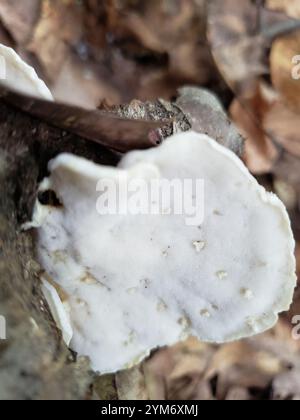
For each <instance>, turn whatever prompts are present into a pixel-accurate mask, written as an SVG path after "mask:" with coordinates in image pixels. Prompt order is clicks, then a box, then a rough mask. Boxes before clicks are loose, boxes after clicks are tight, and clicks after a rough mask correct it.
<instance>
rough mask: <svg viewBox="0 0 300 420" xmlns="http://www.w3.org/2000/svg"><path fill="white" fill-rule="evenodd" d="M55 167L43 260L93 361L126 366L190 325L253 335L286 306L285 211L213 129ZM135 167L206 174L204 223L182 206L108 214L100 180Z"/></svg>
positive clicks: (44, 217)
mask: <svg viewBox="0 0 300 420" xmlns="http://www.w3.org/2000/svg"><path fill="white" fill-rule="evenodd" d="M49 169H50V172H51V176H50V178H49V179H48V180H47V182H46V183H45V184H44V187H47V188H51V189H52V190H54V191H55V193H56V195H57V197H58V198H59V200H60V202H61V204H62V206H61V207H57V208H50V207H49V208H48V207H46V208H45V207H43V208H42V209H41V208H40V205H39V206H38V208H39V211H38V212H37V213H36V219H39V220H35V223H36V224H40V225H41V226H40V228H39V229H38V255H39V260H40V262H41V264H42V265H43V267H44V268H45V270H46V272H47V274H48V276H50V277H51V278H52V281H53V282H55V283H56V284H57V285H58V286H59V291H60V295H61V297H62V301H63V302H64V306H65V308H66V314H67V315H68V316H69V319H70V324H71V325H72V329H73V337H72V340H71V348H72V349H73V350H75V351H76V352H78V353H79V354H80V355H86V356H89V357H90V359H91V363H92V367H93V368H94V370H96V371H99V372H101V373H107V372H115V371H118V370H120V369H124V368H128V367H130V366H132V365H134V364H135V363H138V362H139V361H141V360H142V359H143V358H144V357H145V356H146V355H148V354H149V352H150V351H151V350H152V349H155V348H157V347H159V346H164V345H171V344H173V343H176V342H178V341H179V340H183V339H185V338H186V337H188V336H196V337H198V338H199V339H201V340H204V341H210V342H217V343H221V342H227V341H230V340H236V339H240V338H242V337H247V336H251V335H254V334H257V333H260V332H263V331H265V330H267V329H269V328H271V327H272V326H273V325H274V324H275V323H276V321H277V319H278V314H279V313H280V312H282V311H285V310H288V308H289V306H290V303H291V301H292V297H293V291H294V288H295V285H296V276H295V259H294V256H293V251H294V240H293V236H292V231H291V227H290V222H289V218H288V215H287V212H286V210H285V208H284V206H283V204H282V203H281V202H280V201H279V199H278V198H277V197H276V196H275V195H273V194H270V193H267V192H266V191H265V190H264V189H263V188H262V187H261V186H259V185H258V183H257V181H256V180H255V179H254V178H253V177H252V176H251V175H250V173H249V172H248V170H247V169H246V167H245V166H244V164H243V163H242V162H241V161H240V160H239V159H238V158H237V157H236V156H235V155H234V154H233V153H232V152H230V151H228V150H227V149H225V148H224V147H222V146H220V145H219V144H217V143H216V142H215V141H214V140H212V139H210V138H209V137H207V136H205V135H200V134H196V133H194V132H189V133H185V134H179V135H177V136H174V137H173V138H170V139H168V140H167V141H165V143H163V144H162V145H161V146H160V147H158V148H155V149H151V150H147V151H142V152H131V153H129V154H127V155H126V156H125V157H124V158H123V160H122V162H121V164H120V165H119V167H118V168H107V167H103V166H97V165H95V164H93V163H91V162H89V161H86V160H83V159H80V158H78V157H75V156H72V155H61V156H59V157H57V158H56V159H55V160H54V161H52V162H51V164H50V166H49ZM126 176H128V178H129V179H135V178H137V177H138V178H144V179H145V180H147V182H150V180H151V178H165V179H170V180H172V179H174V178H180V179H193V180H196V179H203V180H204V182H205V217H204V221H203V223H202V224H201V226H198V225H197V226H187V224H186V218H185V216H184V215H173V214H161V215H152V216H151V215H138V216H130V215H115V216H114V215H111V216H109V215H102V216H100V215H99V213H97V210H96V203H97V200H98V199H99V195H100V193H99V192H97V191H96V185H97V183H98V181H99V180H103V179H104V178H105V179H107V178H111V179H115V180H116V179H119V180H120V182H122V181H121V180H122V179H123V180H124V177H126ZM98 205H99V202H98ZM41 210H42V211H41ZM98 210H99V207H98ZM62 291H63V293H62ZM60 319H62V317H60ZM62 324H63V323H62ZM61 328H62V329H63V330H64V325H61Z"/></svg>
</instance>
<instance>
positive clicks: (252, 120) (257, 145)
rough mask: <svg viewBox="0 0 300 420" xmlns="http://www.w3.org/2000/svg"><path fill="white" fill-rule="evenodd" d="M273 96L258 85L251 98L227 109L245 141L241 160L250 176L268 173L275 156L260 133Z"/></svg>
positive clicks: (262, 133)
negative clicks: (243, 161) (251, 174)
mask: <svg viewBox="0 0 300 420" xmlns="http://www.w3.org/2000/svg"><path fill="white" fill-rule="evenodd" d="M273 96H274V95H273V94H272V93H271V94H270V93H269V91H268V90H267V89H266V88H264V86H263V84H262V83H258V84H257V86H256V89H255V90H253V91H252V92H251V96H250V95H249V96H248V98H245V99H244V98H243V99H235V100H234V101H233V103H232V104H231V107H230V115H231V118H232V120H233V122H234V123H235V125H236V126H237V128H238V129H239V131H240V133H241V134H242V135H243V137H245V139H246V142H245V153H244V159H245V162H246V165H247V166H248V168H249V170H250V171H251V172H252V173H254V174H257V175H258V174H264V173H268V172H271V170H272V167H273V165H274V162H276V160H277V159H278V156H279V152H278V150H277V149H276V147H275V146H274V144H273V143H272V141H271V139H270V138H269V137H268V136H267V135H266V132H265V130H264V129H263V120H264V118H265V115H266V114H267V113H268V111H269V110H270V108H271V106H272V104H273V102H274V100H275V99H274V98H273Z"/></svg>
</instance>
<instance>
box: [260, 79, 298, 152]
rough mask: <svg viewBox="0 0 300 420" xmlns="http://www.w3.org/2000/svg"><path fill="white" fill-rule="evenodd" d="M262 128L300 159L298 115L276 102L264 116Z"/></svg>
mask: <svg viewBox="0 0 300 420" xmlns="http://www.w3.org/2000/svg"><path fill="white" fill-rule="evenodd" d="M299 87H300V82H299ZM299 94H300V91H299ZM299 104H300V97H299ZM263 127H264V129H265V130H266V132H267V133H269V134H270V136H271V137H272V139H273V140H274V141H275V142H276V143H277V144H278V145H280V146H281V147H282V148H283V149H284V150H287V151H288V152H289V153H291V154H292V155H294V156H297V157H299V158H300V118H299V114H298V113H296V112H294V111H292V110H290V109H289V108H287V107H286V106H285V104H283V103H282V102H280V101H279V102H276V103H274V104H273V105H272V106H271V108H270V111H269V112H268V113H267V114H266V115H265V117H264V119H263Z"/></svg>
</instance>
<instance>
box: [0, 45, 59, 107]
mask: <svg viewBox="0 0 300 420" xmlns="http://www.w3.org/2000/svg"><path fill="white" fill-rule="evenodd" d="M1 85H2V86H5V87H8V88H10V89H12V90H15V91H18V92H20V93H23V94H26V95H29V96H33V97H36V98H41V99H46V100H49V101H51V100H53V97H52V94H51V92H50V90H49V89H48V88H47V86H46V85H45V83H44V82H43V81H42V80H41V79H39V77H38V75H37V74H36V72H35V70H34V69H33V68H32V67H30V66H29V65H28V64H26V63H25V62H24V61H23V60H22V59H21V57H20V56H19V55H18V54H17V53H16V52H15V51H14V50H13V49H11V48H8V47H5V46H4V45H2V44H0V86H1Z"/></svg>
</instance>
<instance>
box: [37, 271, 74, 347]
mask: <svg viewBox="0 0 300 420" xmlns="http://www.w3.org/2000/svg"><path fill="white" fill-rule="evenodd" d="M42 291H43V293H44V296H45V298H46V300H47V303H48V305H49V308H50V310H51V313H52V316H53V319H54V321H55V322H56V324H57V326H58V328H59V329H60V330H61V331H62V334H63V339H64V341H65V343H66V344H67V345H69V344H70V342H71V340H72V337H73V329H72V326H71V322H70V317H69V315H68V313H67V311H66V309H65V307H64V305H63V303H62V301H61V300H60V297H59V295H58V293H57V291H56V289H55V287H54V286H52V285H51V284H50V283H49V282H48V281H47V280H46V279H42Z"/></svg>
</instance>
